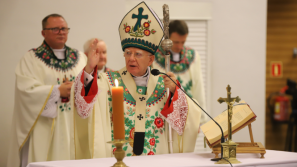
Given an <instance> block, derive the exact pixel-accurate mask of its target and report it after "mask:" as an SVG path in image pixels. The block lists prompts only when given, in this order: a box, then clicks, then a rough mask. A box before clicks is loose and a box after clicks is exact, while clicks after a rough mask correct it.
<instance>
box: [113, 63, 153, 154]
mask: <svg viewBox="0 0 297 167" xmlns="http://www.w3.org/2000/svg"><path fill="white" fill-rule="evenodd" d="M119 73H120V75H121V77H122V80H123V82H124V84H125V85H126V87H127V88H128V90H129V92H130V93H131V96H132V97H133V98H134V100H135V101H136V106H135V107H136V110H135V117H136V118H135V133H134V144H133V152H134V153H135V154H136V155H141V154H142V152H143V147H144V137H145V122H146V118H145V114H146V102H147V100H148V99H149V95H151V94H152V93H153V91H154V89H155V86H156V83H157V81H158V77H155V76H152V75H150V77H149V81H148V85H147V92H146V94H145V95H141V94H139V93H138V92H137V86H136V84H135V81H134V79H133V77H132V76H131V74H130V73H129V72H128V71H127V69H126V68H123V69H122V70H120V71H119Z"/></svg>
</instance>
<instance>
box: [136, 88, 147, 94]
mask: <svg viewBox="0 0 297 167" xmlns="http://www.w3.org/2000/svg"><path fill="white" fill-rule="evenodd" d="M146 89H147V87H145V86H137V92H138V93H139V94H141V95H146Z"/></svg>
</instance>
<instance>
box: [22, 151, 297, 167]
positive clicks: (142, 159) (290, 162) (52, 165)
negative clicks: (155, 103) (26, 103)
mask: <svg viewBox="0 0 297 167" xmlns="http://www.w3.org/2000/svg"><path fill="white" fill-rule="evenodd" d="M219 156H220V154H219ZM264 156H265V158H264V159H260V158H259V157H260V154H237V159H238V160H239V161H241V162H242V163H241V164H233V166H241V167H242V166H244V167H268V166H269V167H297V153H292V152H284V151H273V150H266V154H265V155H264ZM211 158H214V154H212V153H182V154H163V155H152V156H137V157H125V158H124V160H123V161H124V162H125V163H126V165H127V166H129V167H155V166H162V167H199V166H203V167H218V166H230V164H226V165H225V164H224V165H221V164H220V165H217V164H214V162H213V161H210V159H211ZM115 162H116V159H115V158H98V159H84V160H67V161H48V162H34V163H30V164H29V165H28V166H27V167H101V166H102V167H104V166H106V167H110V166H112V165H113V164H114V163H115Z"/></svg>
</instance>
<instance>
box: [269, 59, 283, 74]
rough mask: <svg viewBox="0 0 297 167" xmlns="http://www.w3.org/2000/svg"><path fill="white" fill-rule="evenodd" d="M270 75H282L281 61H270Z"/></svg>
mask: <svg viewBox="0 0 297 167" xmlns="http://www.w3.org/2000/svg"><path fill="white" fill-rule="evenodd" d="M270 64H271V65H270V71H271V72H270V75H271V77H282V76H283V63H282V62H281V61H272V62H271V63H270Z"/></svg>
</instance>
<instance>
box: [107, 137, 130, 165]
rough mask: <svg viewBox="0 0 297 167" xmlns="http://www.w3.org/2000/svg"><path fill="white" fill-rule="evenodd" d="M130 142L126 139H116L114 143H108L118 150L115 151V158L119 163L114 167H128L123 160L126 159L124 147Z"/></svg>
mask: <svg viewBox="0 0 297 167" xmlns="http://www.w3.org/2000/svg"><path fill="white" fill-rule="evenodd" d="M128 142H131V141H130V140H125V139H114V140H113V141H109V142H107V143H110V144H113V145H114V146H116V148H117V149H116V150H115V151H114V157H115V158H116V159H117V162H116V163H115V164H114V165H113V167H127V165H126V164H125V163H124V162H123V159H124V158H125V151H124V150H123V145H124V144H126V143H128Z"/></svg>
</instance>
